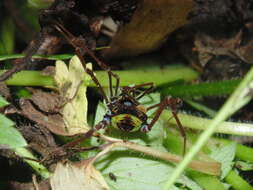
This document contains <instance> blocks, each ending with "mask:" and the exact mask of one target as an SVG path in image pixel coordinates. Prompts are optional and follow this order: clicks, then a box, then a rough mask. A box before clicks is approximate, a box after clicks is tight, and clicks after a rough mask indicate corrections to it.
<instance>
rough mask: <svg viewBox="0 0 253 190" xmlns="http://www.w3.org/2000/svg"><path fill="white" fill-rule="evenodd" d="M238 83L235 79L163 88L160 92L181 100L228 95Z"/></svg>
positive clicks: (238, 80)
mask: <svg viewBox="0 0 253 190" xmlns="http://www.w3.org/2000/svg"><path fill="white" fill-rule="evenodd" d="M240 81H241V80H240V79H236V80H226V81H218V82H208V83H201V84H193V85H177V86H170V87H168V88H164V89H162V91H161V92H162V94H163V95H171V96H174V97H181V98H189V97H194V96H221V95H229V94H231V93H232V92H233V90H234V89H235V88H236V87H237V86H238V84H239V83H240Z"/></svg>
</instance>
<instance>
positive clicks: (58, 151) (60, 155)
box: [40, 119, 109, 163]
mask: <svg viewBox="0 0 253 190" xmlns="http://www.w3.org/2000/svg"><path fill="white" fill-rule="evenodd" d="M108 124H109V121H108V120H106V119H103V120H102V121H100V122H99V123H98V124H97V125H95V127H93V128H92V129H90V130H89V131H88V132H86V133H85V134H83V135H82V136H81V137H80V138H77V139H76V140H73V141H71V142H69V143H66V144H64V145H63V146H61V147H59V148H57V149H56V150H54V151H53V152H51V153H50V154H49V156H48V157H45V158H44V159H43V160H41V161H40V162H41V163H45V162H48V160H50V159H51V158H52V157H57V158H60V159H61V158H63V157H66V154H65V153H63V152H65V150H74V147H75V146H77V145H78V144H80V143H81V142H82V141H84V140H85V139H88V138H90V137H91V136H93V134H94V133H95V132H97V131H98V130H100V129H102V128H105V127H106V126H108ZM95 148H97V147H91V148H84V150H86V149H87V150H89V149H95ZM80 150H81V148H80Z"/></svg>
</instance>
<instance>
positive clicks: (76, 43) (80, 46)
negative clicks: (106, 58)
mask: <svg viewBox="0 0 253 190" xmlns="http://www.w3.org/2000/svg"><path fill="white" fill-rule="evenodd" d="M55 27H56V29H57V30H58V31H59V32H61V33H62V34H63V35H64V37H65V38H66V39H67V40H68V41H69V43H70V44H71V45H72V46H73V47H74V48H75V49H77V48H78V49H80V50H83V51H85V52H86V53H87V54H88V55H89V56H91V57H92V58H93V59H94V60H95V61H96V62H97V64H98V65H99V66H100V67H101V68H102V69H103V70H105V71H107V72H108V77H109V88H110V93H111V96H113V94H112V76H113V77H114V78H115V79H116V86H115V94H114V95H115V96H116V95H117V94H118V89H119V83H120V78H119V76H118V75H117V74H115V73H113V72H112V71H111V69H110V67H108V66H107V65H106V64H105V63H103V62H102V61H101V60H100V59H98V58H97V57H96V56H95V55H94V54H93V53H92V52H91V51H90V49H89V48H87V47H86V45H85V44H84V42H81V40H80V38H78V37H75V36H74V35H73V34H71V33H70V32H69V31H68V30H66V29H65V28H64V27H63V26H62V25H61V24H59V23H56V25H55ZM80 42H81V43H82V44H80ZM81 52H82V51H81ZM82 54H83V53H82Z"/></svg>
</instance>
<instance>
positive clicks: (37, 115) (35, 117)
mask: <svg viewBox="0 0 253 190" xmlns="http://www.w3.org/2000/svg"><path fill="white" fill-rule="evenodd" d="M20 108H21V112H20V113H21V114H22V115H24V116H25V117H27V118H28V119H30V120H32V121H34V122H36V123H37V124H39V125H42V126H44V127H46V128H48V129H49V130H50V131H51V132H53V133H55V134H59V135H64V136H66V135H70V134H68V132H67V131H66V129H65V124H64V122H63V119H62V116H61V115H60V114H50V115H46V114H44V113H42V112H40V111H38V110H37V109H36V108H35V107H34V106H33V105H32V103H31V101H30V100H27V99H21V100H20Z"/></svg>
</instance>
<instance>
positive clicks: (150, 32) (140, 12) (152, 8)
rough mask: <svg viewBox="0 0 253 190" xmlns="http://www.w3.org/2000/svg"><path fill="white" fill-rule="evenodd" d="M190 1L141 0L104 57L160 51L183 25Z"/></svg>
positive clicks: (191, 5)
mask: <svg viewBox="0 0 253 190" xmlns="http://www.w3.org/2000/svg"><path fill="white" fill-rule="evenodd" d="M192 7H193V1H192V0H159V1H158V0H156V1H154V0H143V1H140V2H139V4H138V8H137V10H136V11H135V13H134V15H133V17H132V19H131V22H130V23H128V24H126V25H124V26H123V27H122V28H121V29H120V31H119V32H118V33H117V34H116V36H114V37H113V40H112V42H111V44H110V47H111V48H109V49H105V50H104V51H103V54H104V56H105V57H120V56H134V55H138V54H142V53H146V52H150V51H152V50H155V49H156V48H158V47H160V46H161V44H162V43H163V42H164V41H165V39H166V37H167V35H168V34H170V33H172V32H174V31H175V30H176V29H178V28H179V27H182V26H183V25H184V24H186V22H187V15H188V13H189V12H190V11H191V10H192Z"/></svg>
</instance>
